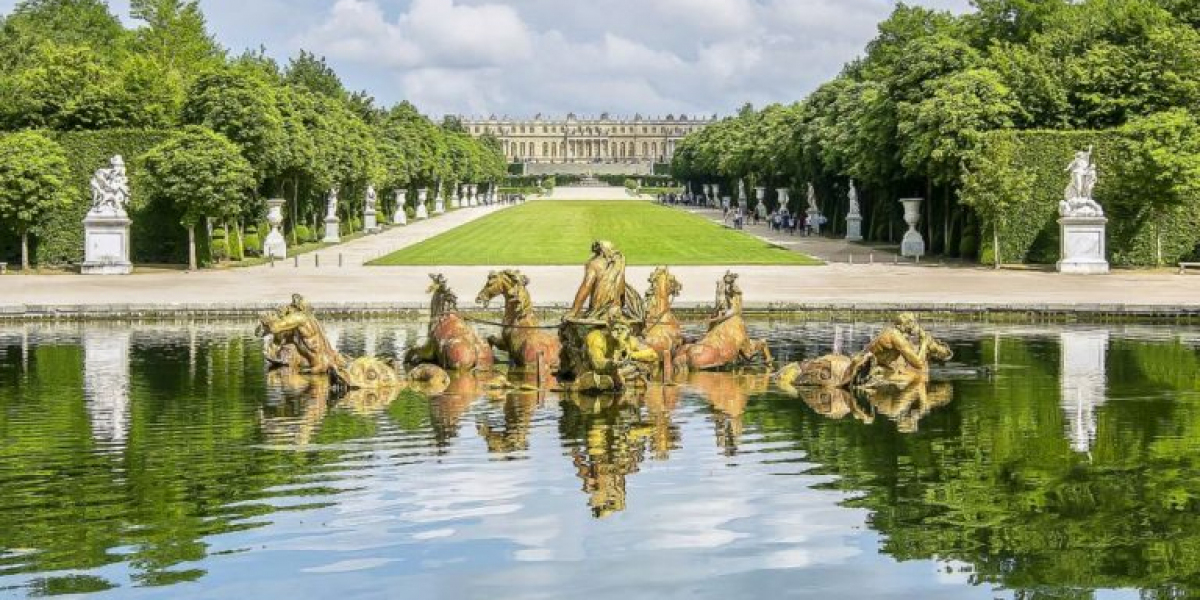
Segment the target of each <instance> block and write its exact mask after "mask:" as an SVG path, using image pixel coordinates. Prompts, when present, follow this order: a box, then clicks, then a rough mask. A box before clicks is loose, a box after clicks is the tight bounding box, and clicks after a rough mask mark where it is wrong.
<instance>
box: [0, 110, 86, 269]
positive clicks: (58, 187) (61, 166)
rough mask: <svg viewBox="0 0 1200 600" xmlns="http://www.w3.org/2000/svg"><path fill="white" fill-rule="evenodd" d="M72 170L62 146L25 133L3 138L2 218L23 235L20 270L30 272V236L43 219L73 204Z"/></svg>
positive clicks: (0, 146)
mask: <svg viewBox="0 0 1200 600" xmlns="http://www.w3.org/2000/svg"><path fill="white" fill-rule="evenodd" d="M68 174H69V170H68V167H67V158H66V155H65V153H64V152H63V149H62V147H61V146H59V145H58V143H56V142H55V141H54V140H51V139H49V138H47V137H46V136H44V135H42V134H40V133H36V132H31V131H26V132H20V133H14V134H9V135H6V136H2V137H0V218H3V219H4V220H5V221H7V222H9V223H12V224H14V225H15V226H16V230H17V233H18V234H20V236H21V270H22V271H28V270H29V233H30V230H31V229H33V228H34V227H36V225H37V223H38V222H39V221H40V220H41V218H42V216H43V215H45V214H46V213H47V212H49V211H51V210H54V209H56V208H59V207H62V206H66V205H68V204H70V202H71V197H70V195H68V194H66V193H65V191H66V181H67V176H68Z"/></svg>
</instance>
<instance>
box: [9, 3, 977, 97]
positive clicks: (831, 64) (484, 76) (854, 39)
mask: <svg viewBox="0 0 1200 600" xmlns="http://www.w3.org/2000/svg"><path fill="white" fill-rule="evenodd" d="M15 1H16V0H0V12H8V11H9V10H11V8H12V6H13V5H14V3H15ZM112 3H113V7H114V10H115V11H116V12H118V14H121V15H122V16H123V17H124V18H125V19H126V22H128V16H127V12H128V9H127V6H128V0H112ZM200 3H201V7H202V8H203V9H204V11H205V14H206V16H207V18H208V22H209V24H210V28H211V29H212V31H213V33H214V34H215V35H216V37H217V39H218V40H219V41H221V42H222V43H223V44H225V45H227V46H229V47H230V48H231V49H232V50H233V51H234V52H235V53H236V52H240V51H241V49H242V48H246V47H251V48H258V47H259V46H260V45H261V46H265V47H266V49H267V51H268V53H269V54H271V55H272V56H274V57H276V58H277V59H279V60H280V62H281V63H285V64H286V62H287V58H288V57H290V56H294V55H295V54H296V53H297V52H299V50H300V49H302V48H303V49H306V50H309V51H312V52H315V53H317V54H320V55H324V56H326V57H327V58H328V60H329V62H330V64H331V65H332V66H333V67H334V68H335V69H336V70H337V72H338V73H339V75H341V76H342V79H343V81H344V82H345V83H346V86H347V87H348V88H350V89H355V90H358V89H363V90H366V91H368V92H369V93H371V94H373V95H375V96H376V98H377V99H378V100H379V102H380V104H384V105H389V104H393V103H395V102H398V101H400V100H410V101H412V102H414V103H415V104H416V105H417V106H418V107H419V108H420V109H421V110H422V111H424V112H427V113H430V114H434V115H440V114H443V113H467V114H484V115H486V114H491V113H496V114H510V115H519V116H532V115H534V114H537V113H542V114H545V115H563V114H565V113H567V112H575V113H578V114H598V113H600V112H610V113H612V114H633V113H635V112H640V113H642V114H664V113H688V114H693V115H701V114H703V115H708V114H712V113H714V112H716V113H725V114H727V113H730V112H732V111H734V110H736V109H737V107H739V106H741V104H742V103H744V102H747V101H749V102H753V103H754V104H755V105H756V106H762V105H764V104H768V103H771V102H782V103H790V102H794V101H796V100H799V99H801V98H803V97H804V96H805V95H807V94H808V93H809V92H811V91H812V90H813V89H814V88H815V87H816V86H817V85H819V84H820V83H821V82H823V81H826V80H828V79H829V78H831V77H833V76H835V75H836V74H837V73H838V72H839V71H840V70H841V68H842V66H843V65H844V64H845V63H846V62H848V61H850V60H853V59H854V58H855V57H857V56H859V55H860V54H861V53H862V51H863V48H864V47H865V46H866V44H867V42H868V41H870V40H871V38H873V37H874V36H875V33H876V25H877V24H878V22H879V21H881V20H882V19H885V18H887V16H888V14H889V13H890V12H891V10H892V8H893V6H894V4H895V3H894V1H893V0H599V1H595V0H571V1H567V0H249V1H247V0H200ZM912 3H914V4H921V5H924V6H929V7H931V8H940V9H949V10H954V11H963V10H966V9H967V8H968V0H914V1H913V2H912Z"/></svg>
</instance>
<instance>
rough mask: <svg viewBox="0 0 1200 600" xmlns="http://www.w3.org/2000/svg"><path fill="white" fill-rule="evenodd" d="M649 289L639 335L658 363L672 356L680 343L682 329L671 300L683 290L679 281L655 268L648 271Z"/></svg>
mask: <svg viewBox="0 0 1200 600" xmlns="http://www.w3.org/2000/svg"><path fill="white" fill-rule="evenodd" d="M649 281H650V289H648V290H646V326H645V330H644V332H643V334H642V337H643V338H644V339H645V341H646V345H647V346H650V347H651V348H653V349H654V351H655V352H658V355H659V357H660V358H659V362H664V359H670V358H671V357H673V356H674V355H675V349H676V348H679V346H680V345H682V344H683V330H682V329H681V328H680V326H679V320H678V319H676V318H675V313H673V312H671V302H672V301H673V300H674V299H675V297H676V296H678V295H679V293H680V292H682V291H683V286H682V285H680V283H679V280H678V279H675V276H674V275H672V274H671V273H670V271H668V270H667V268H666V267H658V268H656V269H654V272H653V273H651V274H650V280H649Z"/></svg>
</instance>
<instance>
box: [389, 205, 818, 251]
mask: <svg viewBox="0 0 1200 600" xmlns="http://www.w3.org/2000/svg"><path fill="white" fill-rule="evenodd" d="M597 239H603V240H610V241H612V242H613V243H614V244H616V245H617V248H619V249H620V250H621V251H622V252H624V253H625V258H626V260H627V261H628V263H629V264H631V265H660V264H661V265H816V264H821V263H820V262H819V261H817V260H815V259H813V258H811V257H808V256H805V255H803V254H798V253H795V252H792V251H790V250H786V249H783V248H780V247H778V246H772V245H770V244H767V243H766V242H763V241H761V240H759V239H757V238H755V237H752V236H749V235H746V234H744V233H741V232H738V231H733V230H730V229H726V228H725V227H722V226H721V225H719V224H717V223H713V222H711V221H708V220H707V219H704V218H701V217H697V216H695V215H691V214H688V213H686V212H683V211H681V210H678V209H673V208H667V207H663V206H659V205H657V204H654V203H653V202H636V201H614V202H601V201H549V200H539V201H535V202H530V203H528V204H523V205H521V206H516V207H513V208H510V209H507V210H504V211H501V212H498V213H496V214H492V215H488V216H486V217H484V218H482V219H479V220H477V221H472V222H471V223H468V224H466V225H463V226H462V227H459V228H457V229H454V230H451V231H447V232H446V233H443V234H442V235H439V236H437V237H435V238H432V239H430V240H426V241H425V242H422V243H420V244H417V245H415V246H411V247H408V248H405V249H403V250H400V251H398V252H395V253H393V254H389V255H388V256H385V257H383V258H380V259H378V260H375V261H373V262H371V263H370V264H372V265H385V266H398V265H577V264H582V263H583V262H584V261H586V260H587V259H588V257H589V256H591V251H590V249H591V246H592V241H593V240H597Z"/></svg>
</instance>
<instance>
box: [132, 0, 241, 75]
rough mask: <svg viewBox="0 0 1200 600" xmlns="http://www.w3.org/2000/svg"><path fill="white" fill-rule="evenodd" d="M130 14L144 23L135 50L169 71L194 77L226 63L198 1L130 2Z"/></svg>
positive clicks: (160, 0)
mask: <svg viewBox="0 0 1200 600" xmlns="http://www.w3.org/2000/svg"><path fill="white" fill-rule="evenodd" d="M129 14H130V16H132V17H133V18H134V19H137V20H139V21H142V22H144V23H145V26H143V27H141V28H139V29H137V30H136V31H135V32H134V34H135V40H136V41H135V47H136V48H137V49H138V50H140V51H142V52H144V53H146V54H147V55H149V56H151V57H153V58H154V60H156V61H157V62H158V63H159V64H161V65H164V66H165V67H166V68H168V69H173V70H177V71H179V72H182V73H186V74H192V75H194V74H199V73H201V72H203V71H204V70H205V69H207V68H211V67H215V66H218V65H220V64H222V63H223V62H224V59H225V51H224V50H223V49H222V48H221V47H220V46H219V45H218V44H217V42H216V41H215V40H213V37H212V35H210V34H209V33H208V28H207V24H206V23H205V20H204V13H203V12H201V11H200V5H199V3H198V2H197V1H196V0H130V2H129Z"/></svg>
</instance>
